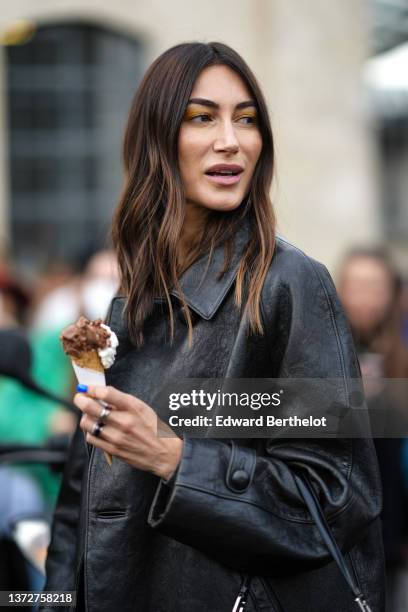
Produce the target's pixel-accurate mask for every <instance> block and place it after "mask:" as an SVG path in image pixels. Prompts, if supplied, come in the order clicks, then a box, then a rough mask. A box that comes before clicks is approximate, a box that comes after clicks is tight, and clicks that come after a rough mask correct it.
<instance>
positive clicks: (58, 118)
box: [7, 23, 144, 272]
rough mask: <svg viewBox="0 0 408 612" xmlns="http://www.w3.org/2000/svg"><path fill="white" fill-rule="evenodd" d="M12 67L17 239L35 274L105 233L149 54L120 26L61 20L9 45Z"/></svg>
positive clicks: (21, 258)
mask: <svg viewBox="0 0 408 612" xmlns="http://www.w3.org/2000/svg"><path fill="white" fill-rule="evenodd" d="M7 68H8V92H9V100H8V109H9V126H10V134H9V147H10V171H11V199H12V202H11V203H12V206H11V226H12V243H13V245H14V255H15V258H16V259H17V261H18V263H19V265H20V267H21V268H23V269H24V270H26V271H27V272H33V271H35V270H36V269H38V268H39V267H40V266H44V265H46V264H47V263H49V261H50V260H53V259H55V258H56V259H64V260H67V261H71V262H72V261H75V260H76V259H77V258H78V257H80V256H81V254H82V253H83V252H84V250H86V248H87V245H90V244H95V242H96V241H97V240H104V238H105V236H106V234H107V230H108V228H109V222H110V219H111V215H112V211H113V208H114V206H115V204H116V202H117V199H118V196H119V193H120V188H121V181H122V174H121V173H122V168H121V159H122V155H121V143H122V138H123V132H124V128H125V122H126V118H127V114H128V111H129V107H130V104H131V100H132V97H133V94H134V92H135V90H136V88H137V86H138V83H139V81H140V78H141V76H142V73H143V69H144V66H143V54H142V47H141V45H140V44H139V43H138V42H137V41H135V40H133V39H132V38H130V37H128V36H125V35H123V34H120V33H118V32H116V31H115V32H113V31H109V30H107V29H103V28H101V27H94V26H91V25H86V24H82V23H78V24H75V23H64V24H61V25H47V26H43V27H40V28H39V29H38V30H37V32H36V33H35V35H34V37H33V38H32V39H31V40H30V41H29V42H28V43H26V44H22V45H16V46H10V47H8V48H7Z"/></svg>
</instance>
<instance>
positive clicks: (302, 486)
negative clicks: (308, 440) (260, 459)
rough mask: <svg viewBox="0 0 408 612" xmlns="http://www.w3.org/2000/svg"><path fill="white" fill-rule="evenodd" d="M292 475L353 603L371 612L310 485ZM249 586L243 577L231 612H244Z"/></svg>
mask: <svg viewBox="0 0 408 612" xmlns="http://www.w3.org/2000/svg"><path fill="white" fill-rule="evenodd" d="M292 473H293V477H294V479H295V482H296V485H297V487H298V489H299V492H300V494H301V495H302V497H303V500H304V502H305V504H306V506H307V507H308V509H309V512H310V514H311V516H312V518H313V520H314V521H315V523H316V526H317V528H318V530H319V532H320V535H321V536H322V539H323V541H324V543H325V544H326V546H327V549H328V550H329V552H330V554H331V555H332V557H333V559H334V561H335V562H336V563H337V566H338V568H339V570H340V572H341V573H342V575H343V577H344V580H345V581H346V582H347V584H348V586H349V588H350V591H351V593H352V595H353V597H354V601H355V602H356V604H357V605H358V607H359V609H360V611H361V612H371V608H370V606H369V605H368V603H367V601H366V598H365V596H364V595H363V593H362V592H361V590H360V588H359V586H358V585H357V583H356V581H355V579H354V577H353V576H352V575H351V573H350V571H349V568H348V567H347V564H346V562H345V560H344V557H343V555H342V553H341V551H340V548H339V545H338V544H337V542H336V539H335V537H334V535H333V532H332V530H331V528H330V526H329V524H328V522H327V519H326V516H325V514H324V512H323V510H322V507H321V505H320V503H319V500H318V499H317V497H316V494H315V491H314V490H313V487H312V485H311V484H310V482H309V480H308V478H307V477H306V476H305V475H304V474H303V473H301V472H299V473H296V472H294V471H293V472H292ZM250 584H251V576H250V575H246V576H245V577H244V580H243V581H242V585H241V588H240V591H239V593H238V597H237V599H236V600H235V604H234V607H233V609H232V612H244V610H245V606H246V603H247V600H248V594H249V587H250Z"/></svg>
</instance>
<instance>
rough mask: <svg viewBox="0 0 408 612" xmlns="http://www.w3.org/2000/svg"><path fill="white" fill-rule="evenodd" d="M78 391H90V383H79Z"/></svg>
mask: <svg viewBox="0 0 408 612" xmlns="http://www.w3.org/2000/svg"><path fill="white" fill-rule="evenodd" d="M77 391H78V393H86V392H87V391H88V385H81V384H79V385H77Z"/></svg>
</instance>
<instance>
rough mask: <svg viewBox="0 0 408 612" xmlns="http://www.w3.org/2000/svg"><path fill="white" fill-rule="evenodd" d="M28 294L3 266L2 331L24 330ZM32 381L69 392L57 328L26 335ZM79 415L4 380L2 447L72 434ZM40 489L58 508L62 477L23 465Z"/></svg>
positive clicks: (0, 419) (0, 384) (44, 468)
mask: <svg viewBox="0 0 408 612" xmlns="http://www.w3.org/2000/svg"><path fill="white" fill-rule="evenodd" d="M28 306H29V294H28V292H27V291H26V290H25V289H24V287H23V286H22V285H21V284H20V283H19V282H18V281H17V280H16V279H15V278H13V276H12V275H11V273H10V272H8V270H7V269H6V268H5V267H3V268H0V328H2V329H10V328H15V327H24V324H25V322H26V314H27V310H28ZM27 337H28V340H29V342H30V345H31V350H32V357H33V358H32V372H31V375H32V377H33V379H34V380H35V381H36V382H37V383H38V384H39V385H40V386H42V387H44V388H46V389H48V390H50V391H53V392H54V393H55V394H57V395H60V396H67V395H69V392H70V391H71V385H72V372H71V365H70V362H69V360H68V359H67V358H66V356H65V355H64V353H63V352H62V351H61V348H60V343H59V340H58V333H56V331H55V330H38V331H32V332H31V333H29V334H28V336H27ZM74 426H75V417H74V416H72V415H71V414H69V413H68V412H67V411H66V410H65V409H63V408H61V407H60V406H58V404H56V403H55V402H52V401H50V400H47V399H45V398H42V397H41V396H39V395H37V394H36V393H34V392H33V391H30V390H28V389H26V388H25V387H23V386H22V385H21V384H20V383H19V382H17V381H15V380H13V379H11V378H8V377H5V376H0V443H2V442H3V443H16V444H19V443H21V444H33V445H34V444H35V445H42V444H43V443H44V442H45V441H46V440H47V439H48V438H49V437H50V435H52V434H53V433H70V432H72V430H73V428H74ZM16 469H19V470H23V471H24V472H25V473H27V474H29V475H30V476H31V477H32V478H33V479H34V480H35V482H36V483H37V485H38V486H39V489H40V491H41V494H42V496H43V499H44V502H45V504H46V506H48V507H49V508H50V509H52V508H53V507H54V504H55V502H56V498H57V495H58V491H59V486H60V480H61V477H60V475H59V474H57V473H54V472H53V471H52V470H51V469H50V468H49V467H48V466H46V465H41V464H30V465H21V464H20V465H19V466H18V467H16Z"/></svg>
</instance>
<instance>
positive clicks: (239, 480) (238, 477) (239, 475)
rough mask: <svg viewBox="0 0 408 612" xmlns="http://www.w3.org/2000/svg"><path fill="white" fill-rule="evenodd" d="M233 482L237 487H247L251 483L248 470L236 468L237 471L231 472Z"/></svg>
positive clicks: (240, 488)
mask: <svg viewBox="0 0 408 612" xmlns="http://www.w3.org/2000/svg"><path fill="white" fill-rule="evenodd" d="M231 484H232V485H234V487H235V488H236V489H239V490H242V489H245V488H246V487H247V486H248V484H249V474H248V472H246V471H245V470H235V472H234V473H233V474H231Z"/></svg>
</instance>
